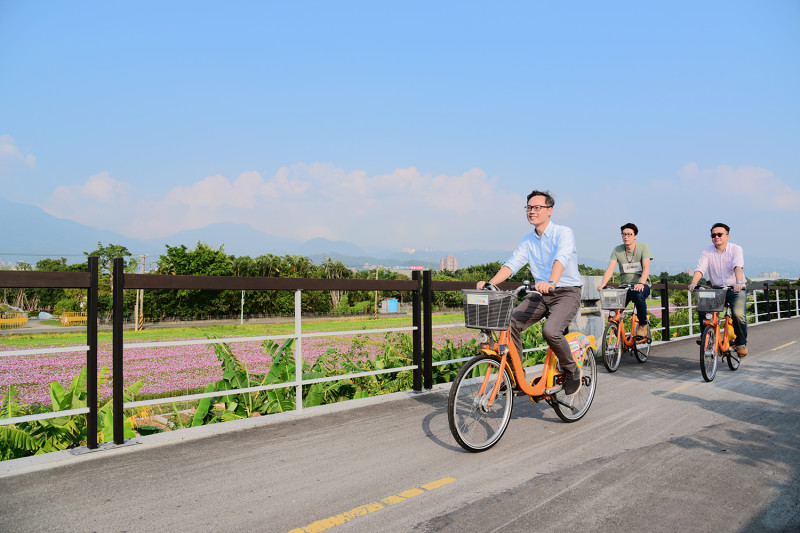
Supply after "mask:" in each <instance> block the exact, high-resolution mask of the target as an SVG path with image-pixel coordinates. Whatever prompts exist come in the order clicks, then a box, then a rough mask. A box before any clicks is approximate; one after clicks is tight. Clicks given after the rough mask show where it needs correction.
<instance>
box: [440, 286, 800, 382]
mask: <svg viewBox="0 0 800 533" xmlns="http://www.w3.org/2000/svg"><path fill="white" fill-rule="evenodd" d="M772 290H774V289H772ZM757 291H758V292H761V290H760V289H755V290H752V291H751V293H752V294H753V300H752V301H748V302H747V305H749V304H751V303H752V304H753V306H754V307H753V314H752V316H753V319H754V320H753V322H749V320H748V323H752V324H759V323H761V322H762V321H761V320H759V317H760V316H764V315H766V314H767V313H761V314H759V313H758V303H759V302H758V300H757V298H756V296H755V292H757ZM794 292H795V295H794V306H795V312H794V314H793V315H792V314H791V313H788V315H789V316H787V317H786V318H791V317H792V316H794V317H798V316H800V291H799V290H797V289H796V290H795V291H794ZM687 293H688V297H687V305H685V306H672V305H670V307H669V310H668V312H669V314H670V316H672V315H674V314H675V312H676V311H680V310H682V309H688V311H689V312H688V313H687V314H688V317H689V318H688V322H687V323H686V324H672V323H670V329H673V328H683V327H688V328H689V333H688V335H681V336H680V337H678V338H681V337H692V336H695V335H699V334H700V332H698V333H695V332H694V329H695V326H702V324H700V322H695V321H694V313H693V311H694V310H695V309H696V306H695V305H693V303H692V292H691V291H688V290H687ZM762 303H763V301H762ZM599 309H600V308H599V307H582V308H581V310H582V311H583V310H585V311H596V310H599ZM777 309H778V313H777V314H778V319H781V320H782V319H784V318H783V317H782V316H781V314H780V301H778V306H777ZM647 310H648V312H651V313H652V311H653V310H658V311H661V312H662V313H663V307H662V306H660V305H655V306H648V307H647ZM623 314H624V315H631V314H633V309H626V310H624V311H623ZM653 314H655V313H653ZM784 314H787V313H784ZM603 318H604V320H605V319H606V314H605V313H603ZM459 326H462V327H463V326H464V324H463V323H457V324H440V325H435V326H432V329H437V328H451V327H459ZM698 329H702V327H700V328H698ZM652 331H661V338H662V340H660V341H653V344H654V345H658V344H661V343H663V342H666V341H665V340H664V339H665V338H666V336H667V335H669V333H668V332H666V331H665V328H664V326H663V320H662V326H661V327H658V328H652ZM597 342H598V343H599V342H602V339H597ZM547 348H548V346H547V344H544V345H541V346H536V347H533V348H526V349H524V350H523V353H527V352H533V351H540V350H546V349H547ZM469 359H471V356H470V357H461V358H458V359H448V360H445V361H433V363H432V364H433V366H441V365H447V364H453V363H461V362H465V361H468V360H469Z"/></svg>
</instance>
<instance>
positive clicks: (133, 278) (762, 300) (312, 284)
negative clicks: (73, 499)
mask: <svg viewBox="0 0 800 533" xmlns="http://www.w3.org/2000/svg"><path fill="white" fill-rule="evenodd" d="M596 281H597V280H591V279H588V277H586V278H585V279H584V283H585V284H586V285H590V284H592V283H596ZM518 285H519V283H515V282H505V283H503V284H501V285H500V288H501V289H506V290H510V289H514V288H516V287H517V286H518ZM0 287H13V288H55V287H61V288H84V289H87V292H88V306H87V343H86V345H85V346H79V347H69V348H47V349H42V350H9V351H3V352H0V356H6V357H7V356H14V355H36V354H53V353H62V352H67V351H71V352H74V351H76V350H84V349H85V350H86V354H87V357H86V368H87V407H84V408H78V409H72V410H68V411H57V412H52V413H43V414H37V415H30V416H25V417H16V418H7V419H2V420H0V424H14V423H19V422H26V421H32V420H37V419H46V418H55V417H59V416H67V415H80V414H86V415H87V433H88V434H87V437H88V442H87V444H88V447H89V448H96V447H97V322H98V321H97V292H98V266H97V258H95V257H90V258H89V272H88V273H81V272H9V271H0ZM474 287H475V284H474V282H460V281H433V280H432V279H431V271H429V270H426V271H422V272H419V271H415V272H413V276H412V279H411V280H364V279H308V278H254V277H233V276H175V275H154V274H126V273H124V271H123V262H122V259H117V260H115V261H114V264H113V287H112V292H113V313H112V315H113V324H112V374H113V378H114V379H113V389H112V401H113V426H114V442H115V443H116V444H122V443H123V442H124V411H125V410H126V409H132V408H137V407H143V406H148V405H157V404H165V403H172V402H177V401H190V400H200V399H203V398H211V397H222V396H229V395H235V394H241V393H246V392H258V391H265V390H269V389H275V388H291V387H294V388H295V391H296V395H295V397H296V398H297V399H298V401H296V409H298V410H300V409H302V401H300V399H301V398H302V391H303V387H304V386H310V385H313V384H315V383H320V382H325V381H337V380H344V379H351V378H358V377H366V376H370V375H377V374H388V373H395V372H401V371H405V370H410V371H412V374H413V385H412V388H413V390H416V391H420V390H422V389H423V388H426V389H430V388H432V387H433V368H434V367H436V366H439V365H446V364H454V363H460V362H463V361H465V360H466V359H468V358H467V357H464V358H459V359H452V360H443V361H436V362H434V361H433V349H434V348H433V329H435V328H446V327H453V326H463V322H461V323H458V324H443V325H437V326H434V325H433V320H432V315H433V293H434V292H435V291H456V290H460V289H472V288H474ZM126 289H161V290H257V291H258V290H270V291H274V290H283V291H294V293H295V312H294V322H295V330H294V333H293V334H287V335H265V336H254V337H227V338H217V339H205V340H183V341H167V342H138V343H125V342H124V338H123V325H124V322H125V317H124V316H123V307H122V304H123V298H122V295H123V292H124V291H125V290H126ZM799 289H800V287H794V286H792V287H782V286H774V285H772V286H768V285H763V286H759V285H751V286H750V287H749V290H750V291H751V292H752V293H753V295H754V299H753V302H752V309H753V312H752V314H751V315H750V316H752V318H753V322H754V323H758V322H761V321H764V320H762V318H764V317H765V319H766V321H769V320H772V319H773V317H774V318H776V319H783V318H790V317H795V316H799V315H800V295H799V294H798V292H799ZM304 290H323V291H330V290H366V291H379V290H401V291H409V292H411V294H412V302H411V314H412V325H411V326H408V327H398V328H384V329H370V330H351V331H339V332H324V333H310V332H303V322H302V313H301V305H300V304H301V295H302V291H304ZM652 290H653V291H654V292H655V291H658V292H659V294H660V300H661V305H660V306H651V307H650V308H649V310H650V311H651V312H652V311H659V312H660V314H661V321H662V324H661V326H660V327H659V328H656V330H657V331H661V332H662V339H663V340H662V341H661V342H667V341H669V340H670V338H671V332H672V331H673V330H675V329H678V328H684V327H688V328H689V334H690V335H692V334H694V333H693V331H694V326H696V325H697V323H694V322H693V318H692V317H693V315H694V313H693V310H694V306H693V305H692V301H691V294H689V295H688V299H687V301H688V304H687V306H683V307H676V306H674V305H671V304H670V298H669V292H670V291H681V290H688V287H687V286H686V285H678V284H670V283H669V282H668V280H667V279H666V278H662V280H661V283H658V284H654V285H652ZM592 291H594V293H596V292H597V291H596V290H594V287H593V286H592V287H591V288H590V290H585V291H584V295H583V296H582V299H583V306H582V308H581V313H579V315H585V316H584V319H586V318H587V317H588V319H589V322H588V323H587V321H586V320H584V321H583V325H581V324H578V328H579V329H581V330H585V329H586V328H589V329H594V330H597V331H591V332H589V333H591V334H594V335H595V336H596V337H597V338H598V340H599V339H600V334H601V333H602V326H603V318H602V313H601V312H600V310H599V307H597V306H596V303H597V298H599V297H598V296H594V293H592ZM781 294H783V298H782V297H781ZM773 295H774V297H773ZM681 309H688V310H689V313H688V316H689V320H688V323H686V324H674V325H672V324H670V316H671V314H674V312H675V311H678V310H681ZM598 328H599V330H598ZM367 332H369V333H383V332H408V333H410V334H411V337H412V352H413V353H412V364H411V365H409V366H403V367H397V368H388V369H383V370H376V371H370V372H362V373H354V374H347V375H334V376H329V377H324V378H317V379H311V380H303V375H302V369H303V350H302V346H303V342H302V341H303V339H304V338H310V337H315V336H317V337H319V336H326V337H328V336H336V335H352V334H360V333H367ZM585 332H586V331H585ZM290 338H293V339H295V374H294V379H293V380H292V381H287V382H284V383H278V384H270V385H264V386H258V387H250V388H246V389H235V390H228V391H214V392H204V393H199V394H186V395H180V396H172V397H168V398H157V399H151V400H141V401H130V402H125V401H124V389H123V383H124V376H125V353H126V351H130V350H135V349H139V348H151V347H167V346H186V345H197V344H217V343H237V342H247V341H266V340H282V339H290ZM546 348H547V346H546V345H545V346H538V347H532V348H528V349H526V350H525V351H526V352H528V351H535V350H545V349H546Z"/></svg>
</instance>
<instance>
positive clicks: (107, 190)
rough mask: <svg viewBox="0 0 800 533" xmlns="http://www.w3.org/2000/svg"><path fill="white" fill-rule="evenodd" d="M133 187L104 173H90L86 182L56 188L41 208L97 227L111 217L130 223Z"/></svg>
mask: <svg viewBox="0 0 800 533" xmlns="http://www.w3.org/2000/svg"><path fill="white" fill-rule="evenodd" d="M130 188H131V187H130V185H128V184H127V183H125V182H121V181H117V180H115V179H113V178H111V176H110V175H109V173H108V172H101V173H99V174H95V175H94V176H89V178H88V179H87V180H86V183H84V184H78V185H62V186H61V187H58V188H56V190H54V191H53V193H52V194H51V195H50V196H49V197H48V198H47V199H46V200H45V201H44V204H43V205H42V206H41V207H42V209H44V210H45V211H47V212H48V213H50V214H51V215H53V216H57V217H60V218H67V219H70V220H74V221H76V222H80V223H81V224H87V225H89V226H94V227H101V226H105V225H106V223H107V222H108V219H109V218H113V219H115V220H124V221H126V222H129V217H130V216H131V214H130V208H131V205H130V200H129V197H128V194H129V191H130ZM100 221H102V222H100ZM110 223H111V224H113V222H110Z"/></svg>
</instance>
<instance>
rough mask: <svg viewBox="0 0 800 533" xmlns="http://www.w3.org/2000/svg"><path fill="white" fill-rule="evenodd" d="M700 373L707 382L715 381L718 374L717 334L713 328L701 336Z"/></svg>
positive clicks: (707, 327) (704, 331)
mask: <svg viewBox="0 0 800 533" xmlns="http://www.w3.org/2000/svg"><path fill="white" fill-rule="evenodd" d="M700 372H702V373H703V379H704V380H706V381H713V379H714V376H715V375H716V374H717V334H716V332H715V331H714V328H713V327H711V326H706V328H705V329H704V330H703V334H702V335H700Z"/></svg>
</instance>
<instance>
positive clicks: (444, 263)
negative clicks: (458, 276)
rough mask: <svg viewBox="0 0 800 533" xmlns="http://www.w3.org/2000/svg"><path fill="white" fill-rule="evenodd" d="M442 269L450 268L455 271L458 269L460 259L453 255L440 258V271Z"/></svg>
mask: <svg viewBox="0 0 800 533" xmlns="http://www.w3.org/2000/svg"><path fill="white" fill-rule="evenodd" d="M442 270H449V271H450V272H455V271H456V270H458V259H456V258H455V257H453V256H452V255H448V256H447V257H445V258H444V259H440V260H439V271H442Z"/></svg>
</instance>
